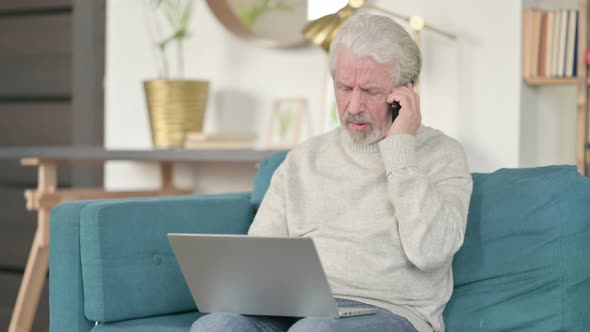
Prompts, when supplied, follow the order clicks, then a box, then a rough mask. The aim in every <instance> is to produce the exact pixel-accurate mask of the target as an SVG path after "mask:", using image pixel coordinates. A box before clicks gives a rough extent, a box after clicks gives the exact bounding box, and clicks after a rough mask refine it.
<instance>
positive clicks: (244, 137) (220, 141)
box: [184, 132, 257, 150]
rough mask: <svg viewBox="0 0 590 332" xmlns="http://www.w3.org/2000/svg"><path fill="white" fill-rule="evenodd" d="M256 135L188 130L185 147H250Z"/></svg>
mask: <svg viewBox="0 0 590 332" xmlns="http://www.w3.org/2000/svg"><path fill="white" fill-rule="evenodd" d="M256 138H257V136H256V135H250V134H204V133H199V132H190V133H188V134H187V135H186V139H185V144H184V147H185V148H186V149H219V150H242V149H252V148H253V147H254V142H255V140H256Z"/></svg>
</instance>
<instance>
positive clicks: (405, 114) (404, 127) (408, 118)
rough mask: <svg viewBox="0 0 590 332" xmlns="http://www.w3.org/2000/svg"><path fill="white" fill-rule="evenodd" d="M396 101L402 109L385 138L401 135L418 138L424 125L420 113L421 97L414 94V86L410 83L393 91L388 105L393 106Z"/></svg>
mask: <svg viewBox="0 0 590 332" xmlns="http://www.w3.org/2000/svg"><path fill="white" fill-rule="evenodd" d="M394 101H397V102H399V103H400V105H401V107H402V108H401V109H400V111H399V115H398V116H397V118H396V119H395V121H394V122H393V124H392V125H391V127H389V130H388V131H387V133H386V134H385V137H390V136H392V135H400V134H410V135H414V136H416V133H417V132H418V129H419V128H420V124H421V123H422V114H421V113H420V96H418V94H417V93H415V92H414V86H413V85H412V84H411V83H410V84H408V85H406V86H400V87H397V88H395V89H393V90H392V92H391V93H390V94H389V96H387V103H389V104H391V103H393V102H394Z"/></svg>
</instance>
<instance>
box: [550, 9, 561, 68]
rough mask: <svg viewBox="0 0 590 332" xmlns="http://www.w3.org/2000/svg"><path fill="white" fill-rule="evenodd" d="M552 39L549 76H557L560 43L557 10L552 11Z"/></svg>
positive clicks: (559, 21) (559, 23)
mask: <svg viewBox="0 0 590 332" xmlns="http://www.w3.org/2000/svg"><path fill="white" fill-rule="evenodd" d="M553 13H554V16H553V32H552V35H553V41H552V43H551V72H550V77H558V72H559V70H558V67H559V65H558V63H559V45H560V44H561V40H560V37H561V33H560V30H561V14H560V11H559V10H556V11H554V12H553Z"/></svg>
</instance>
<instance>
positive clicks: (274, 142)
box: [266, 98, 307, 149]
mask: <svg viewBox="0 0 590 332" xmlns="http://www.w3.org/2000/svg"><path fill="white" fill-rule="evenodd" d="M306 110H307V100H306V99H305V98H277V99H276V100H275V101H274V105H273V109H272V112H271V115H270V120H269V126H268V135H267V140H266V141H267V144H266V146H267V148H269V149H289V148H292V147H293V146H295V145H296V144H297V143H299V139H300V138H301V130H302V125H303V117H304V114H303V113H304V112H306Z"/></svg>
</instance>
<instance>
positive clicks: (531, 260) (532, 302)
mask: <svg viewBox="0 0 590 332" xmlns="http://www.w3.org/2000/svg"><path fill="white" fill-rule="evenodd" d="M285 156H286V153H284V152H282V153H279V154H275V155H273V156H271V157H270V158H269V159H268V160H267V161H265V162H262V163H261V166H260V169H259V172H258V174H257V176H256V180H255V185H254V191H253V194H252V203H253V204H255V206H256V207H258V206H259V205H260V202H261V201H262V198H263V197H264V193H265V192H266V189H267V188H268V185H269V183H270V179H271V177H272V174H273V172H274V170H275V169H276V168H277V167H278V165H280V163H281V162H282V161H283V159H284V158H285ZM473 181H474V182H473V194H472V197H471V204H470V209H469V217H468V221H467V230H466V234H465V241H464V245H463V246H462V248H461V249H460V250H459V252H458V253H457V254H456V255H455V258H454V263H453V272H454V279H455V281H454V283H455V289H454V292H453V296H452V298H451V300H450V302H449V303H448V305H447V308H446V310H445V312H444V317H445V324H446V326H447V330H448V331H473V330H478V329H485V330H486V331H488V330H519V331H520V330H530V331H538V330H544V331H549V330H551V331H554V330H566V331H567V330H573V331H574V330H580V327H582V326H584V327H586V326H590V300H589V299H590V297H589V296H587V295H588V294H590V259H589V257H590V179H588V178H585V177H583V176H581V175H580V174H579V173H578V172H577V171H576V168H575V167H574V166H550V167H538V168H522V169H501V170H498V171H496V172H494V173H490V174H481V173H476V174H473Z"/></svg>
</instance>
